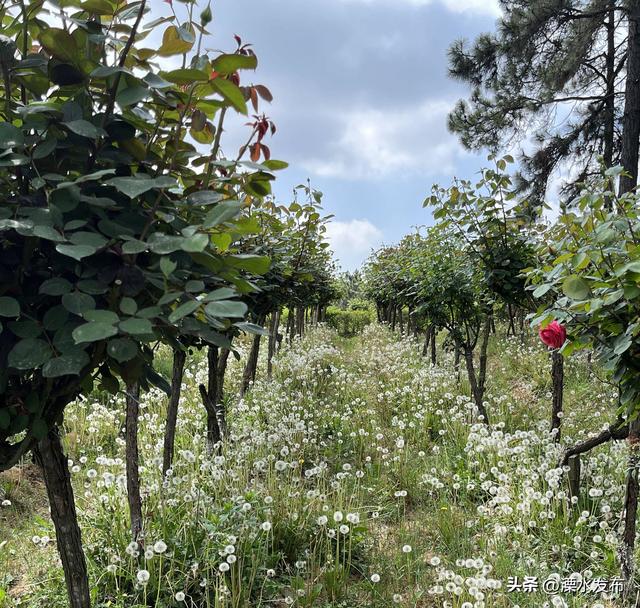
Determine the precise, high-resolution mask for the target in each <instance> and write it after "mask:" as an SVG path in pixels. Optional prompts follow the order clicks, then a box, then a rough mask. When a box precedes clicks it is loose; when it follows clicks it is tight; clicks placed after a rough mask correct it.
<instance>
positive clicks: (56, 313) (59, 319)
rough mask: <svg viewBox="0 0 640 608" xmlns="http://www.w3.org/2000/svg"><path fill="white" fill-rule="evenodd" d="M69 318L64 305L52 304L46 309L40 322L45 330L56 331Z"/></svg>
mask: <svg viewBox="0 0 640 608" xmlns="http://www.w3.org/2000/svg"><path fill="white" fill-rule="evenodd" d="M68 319H69V312H68V311H67V310H66V309H65V308H64V306H54V307H53V308H50V309H49V310H47V312H45V313H44V317H42V324H43V325H44V328H45V329H46V330H47V331H56V330H58V329H60V328H61V327H64V325H65V323H66V322H67V320H68Z"/></svg>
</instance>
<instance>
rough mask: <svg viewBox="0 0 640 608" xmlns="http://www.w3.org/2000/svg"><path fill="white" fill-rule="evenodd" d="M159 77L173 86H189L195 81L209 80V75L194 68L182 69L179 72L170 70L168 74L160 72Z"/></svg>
mask: <svg viewBox="0 0 640 608" xmlns="http://www.w3.org/2000/svg"><path fill="white" fill-rule="evenodd" d="M160 76H162V78H164V79H165V80H168V81H169V82H173V83H175V84H191V83H192V82H196V81H200V80H202V81H205V82H206V81H207V80H209V74H207V73H206V72H203V71H202V70H196V69H194V68H184V69H180V70H171V71H170V72H160Z"/></svg>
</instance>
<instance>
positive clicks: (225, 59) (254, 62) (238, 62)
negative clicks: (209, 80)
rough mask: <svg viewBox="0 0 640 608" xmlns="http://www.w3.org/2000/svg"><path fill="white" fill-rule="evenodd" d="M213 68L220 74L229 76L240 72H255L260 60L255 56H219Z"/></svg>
mask: <svg viewBox="0 0 640 608" xmlns="http://www.w3.org/2000/svg"><path fill="white" fill-rule="evenodd" d="M212 67H213V69H214V70H215V71H216V72H218V74H222V75H223V76H229V75H230V74H233V73H234V72H237V71H238V70H255V69H256V68H257V67H258V59H257V58H256V56H255V55H219V56H218V57H216V58H215V60H214V61H213V64H212Z"/></svg>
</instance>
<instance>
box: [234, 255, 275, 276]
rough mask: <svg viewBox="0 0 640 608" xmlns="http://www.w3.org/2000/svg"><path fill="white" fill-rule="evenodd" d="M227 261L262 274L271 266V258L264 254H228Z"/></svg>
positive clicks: (248, 270) (236, 266) (237, 266)
mask: <svg viewBox="0 0 640 608" xmlns="http://www.w3.org/2000/svg"><path fill="white" fill-rule="evenodd" d="M229 263H230V264H231V265H232V266H234V267H235V268H240V269H242V270H246V271H247V272H251V273H253V274H264V273H265V272H267V271H268V270H269V268H270V267H271V259H270V258H269V257H268V256H266V255H250V254H238V255H232V256H229Z"/></svg>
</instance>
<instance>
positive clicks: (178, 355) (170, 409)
mask: <svg viewBox="0 0 640 608" xmlns="http://www.w3.org/2000/svg"><path fill="white" fill-rule="evenodd" d="M186 358H187V353H186V352H185V351H183V350H181V349H179V348H176V349H174V350H173V373H172V375H171V397H170V398H169V405H168V406H167V423H166V427H165V431H164V449H163V454H162V474H163V475H166V473H167V471H168V470H169V469H170V468H171V463H172V462H173V446H174V444H175V439H176V424H177V422H178V405H179V403H180V392H181V390H182V377H183V375H184V364H185V361H186Z"/></svg>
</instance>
